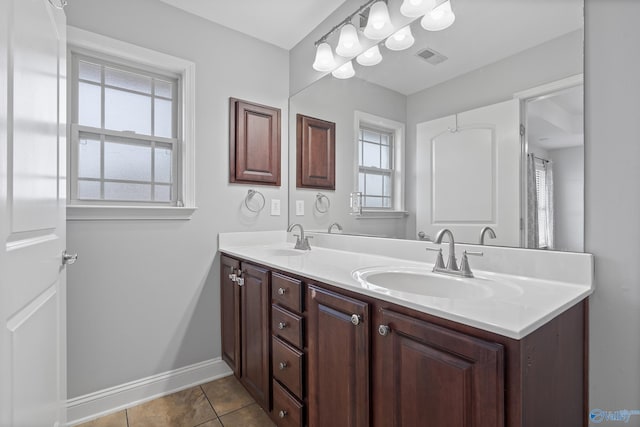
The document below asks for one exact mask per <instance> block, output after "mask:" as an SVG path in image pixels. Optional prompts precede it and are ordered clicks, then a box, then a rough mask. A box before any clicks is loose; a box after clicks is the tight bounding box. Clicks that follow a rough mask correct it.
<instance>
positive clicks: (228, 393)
mask: <svg viewBox="0 0 640 427" xmlns="http://www.w3.org/2000/svg"><path fill="white" fill-rule="evenodd" d="M77 427H275V424H273V423H272V422H271V420H270V419H269V416H268V415H267V414H266V413H265V412H264V411H263V410H262V408H260V406H258V404H257V403H255V401H254V400H253V398H252V397H251V396H250V395H249V393H247V391H246V390H245V389H244V387H242V385H241V384H240V382H239V381H238V380H237V379H236V378H235V377H234V376H229V377H225V378H221V379H219V380H216V381H212V382H210V383H206V384H202V385H199V386H196V387H192V388H189V389H187V390H183V391H179V392H177V393H173V394H170V395H168V396H165V397H160V398H158V399H155V400H152V401H150V402H146V403H143V404H141V405H138V406H134V407H132V408H129V409H126V410H124V411H120V412H116V413H115V414H111V415H107V416H105V417H102V418H98V419H97V420H93V421H89V422H88V423H84V424H80V425H79V426H77Z"/></svg>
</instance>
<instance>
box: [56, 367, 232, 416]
mask: <svg viewBox="0 0 640 427" xmlns="http://www.w3.org/2000/svg"><path fill="white" fill-rule="evenodd" d="M231 374H232V371H231V369H229V366H228V365H227V364H226V363H225V362H223V361H222V359H221V358H219V357H218V358H215V359H211V360H206V361H204V362H200V363H196V364H194V365H190V366H185V367H184V368H180V369H175V370H173V371H168V372H163V373H161V374H157V375H152V376H150V377H147V378H142V379H140V380H137V381H131V382H129V383H126V384H121V385H118V386H115V387H110V388H107V389H104V390H100V391H97V392H95V393H90V394H86V395H84V396H80V397H75V398H73V399H69V400H68V401H67V420H69V421H68V423H67V425H68V426H74V425H77V424H81V423H84V422H87V421H90V420H92V419H95V418H98V417H101V416H104V415H108V414H111V413H113V412H117V411H121V410H123V409H125V408H130V407H132V406H135V405H139V404H140V403H143V402H147V401H149V400H153V399H156V398H158V397H162V396H166V395H168V394H171V393H175V392H176V391H180V390H184V389H186V388H189V387H193V386H196V385H198V384H202V383H205V382H209V381H212V380H215V379H218V378H222V377H226V376H228V375H231Z"/></svg>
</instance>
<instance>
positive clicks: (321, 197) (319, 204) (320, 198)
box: [315, 193, 331, 213]
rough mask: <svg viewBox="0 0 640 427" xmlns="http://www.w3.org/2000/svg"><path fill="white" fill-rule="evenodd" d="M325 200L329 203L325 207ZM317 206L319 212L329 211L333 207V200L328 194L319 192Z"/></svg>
mask: <svg viewBox="0 0 640 427" xmlns="http://www.w3.org/2000/svg"><path fill="white" fill-rule="evenodd" d="M323 200H326V205H327V207H326V208H323V204H325V203H323ZM315 206H316V210H317V211H318V212H320V213H327V212H329V208H330V207H331V200H329V198H328V197H327V196H326V195H324V194H322V193H318V194H316V203H315Z"/></svg>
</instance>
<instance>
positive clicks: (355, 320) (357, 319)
mask: <svg viewBox="0 0 640 427" xmlns="http://www.w3.org/2000/svg"><path fill="white" fill-rule="evenodd" d="M360 322H362V317H360V316H359V315H357V314H352V315H351V323H353V324H354V325H356V326H358V325H359V324H360Z"/></svg>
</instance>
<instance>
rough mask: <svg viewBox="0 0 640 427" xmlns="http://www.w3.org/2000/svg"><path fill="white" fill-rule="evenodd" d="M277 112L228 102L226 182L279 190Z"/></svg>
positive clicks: (240, 101) (266, 108)
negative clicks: (227, 180) (271, 186)
mask: <svg viewBox="0 0 640 427" xmlns="http://www.w3.org/2000/svg"><path fill="white" fill-rule="evenodd" d="M280 115H281V114H280V109H279V108H274V107H269V106H266V105H260V104H256V103H252V102H249V101H243V100H241V99H236V98H229V182H231V183H237V184H258V185H273V186H280V171H281V166H280V162H281V160H280V159H281V157H280V138H281V136H280Z"/></svg>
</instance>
